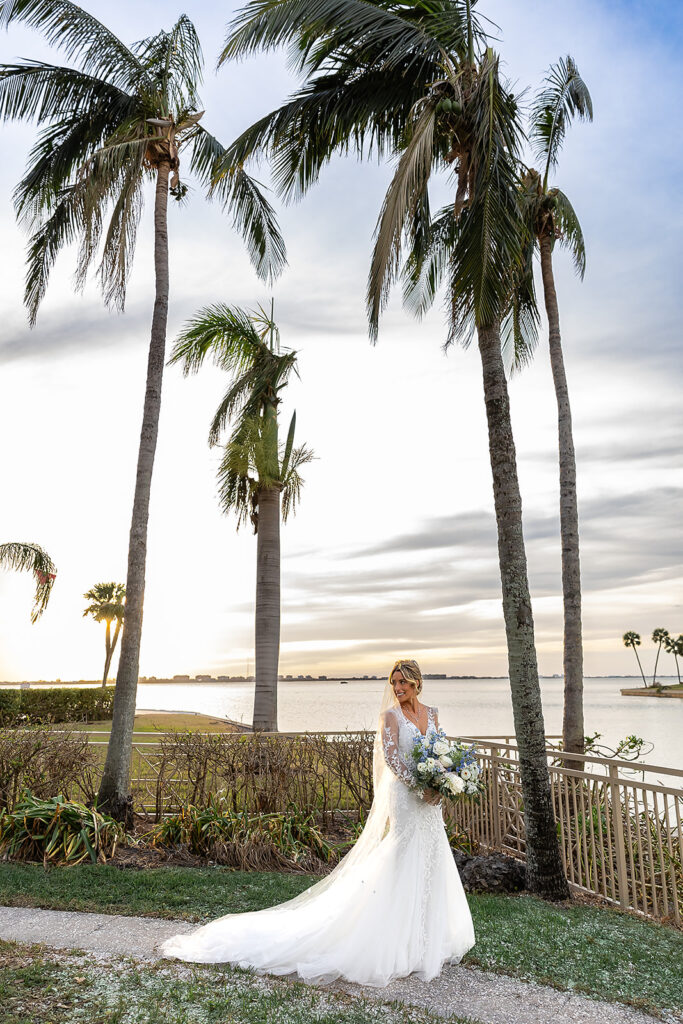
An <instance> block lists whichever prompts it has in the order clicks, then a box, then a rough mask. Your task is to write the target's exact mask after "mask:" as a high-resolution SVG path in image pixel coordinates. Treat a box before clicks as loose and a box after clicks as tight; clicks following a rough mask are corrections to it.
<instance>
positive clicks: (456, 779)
mask: <svg viewBox="0 0 683 1024" xmlns="http://www.w3.org/2000/svg"><path fill="white" fill-rule="evenodd" d="M443 785H444V787H445V788H446V790H447V791H448V792H449V793H452V794H453V795H454V796H455V795H456V794H457V793H462V792H463V790H464V789H465V783H464V782H463V780H462V779H461V778H460V776H459V775H456V774H455V772H449V773H448V775H447V776H446V778H445V779H444V781H443Z"/></svg>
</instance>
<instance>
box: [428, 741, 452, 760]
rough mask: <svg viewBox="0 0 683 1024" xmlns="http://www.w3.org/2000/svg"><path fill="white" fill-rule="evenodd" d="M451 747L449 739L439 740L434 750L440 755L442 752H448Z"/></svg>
mask: <svg viewBox="0 0 683 1024" xmlns="http://www.w3.org/2000/svg"><path fill="white" fill-rule="evenodd" d="M450 749H451V748H450V744H449V742H448V740H437V741H436V742H435V744H434V746H433V747H432V750H433V752H434V753H435V754H436V756H437V757H440V756H441V755H442V754H448V753H449V751H450Z"/></svg>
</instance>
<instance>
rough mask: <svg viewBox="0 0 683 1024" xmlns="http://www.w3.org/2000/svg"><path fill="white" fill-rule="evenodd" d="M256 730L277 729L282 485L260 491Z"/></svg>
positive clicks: (257, 577)
mask: <svg viewBox="0 0 683 1024" xmlns="http://www.w3.org/2000/svg"><path fill="white" fill-rule="evenodd" d="M256 539H257V549H256V623H255V625H256V635H255V652H254V653H255V659H256V667H255V675H256V685H255V693H254V723H253V727H254V729H255V730H263V731H264V732H277V670H278V661H279V656H280V487H279V486H275V487H264V488H262V489H261V490H260V491H259V495H258V533H257V534H256Z"/></svg>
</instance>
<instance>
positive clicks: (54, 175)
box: [14, 104, 134, 225]
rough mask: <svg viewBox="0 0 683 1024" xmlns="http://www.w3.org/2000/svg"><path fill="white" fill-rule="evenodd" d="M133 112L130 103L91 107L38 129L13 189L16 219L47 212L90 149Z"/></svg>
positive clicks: (28, 220)
mask: <svg viewBox="0 0 683 1024" xmlns="http://www.w3.org/2000/svg"><path fill="white" fill-rule="evenodd" d="M133 113H134V110H133V109H132V104H131V105H128V106H123V105H122V106H121V107H120V108H118V109H117V110H115V111H111V112H110V111H109V110H104V109H102V107H100V108H99V109H98V108H97V107H95V108H93V109H92V111H91V112H90V116H89V117H87V118H85V117H82V118H76V119H72V118H67V119H65V120H64V121H58V122H56V123H54V124H52V125H50V126H49V127H47V128H45V129H44V130H43V131H42V132H40V134H39V136H38V138H37V140H36V143H35V145H34V146H33V148H32V150H31V152H30V153H29V158H28V161H27V171H26V174H25V175H24V177H23V178H22V180H21V181H20V182H19V184H18V185H17V187H16V188H15V190H14V205H15V210H16V213H17V216H18V218H19V220H20V221H25V222H26V223H27V224H29V225H31V224H33V223H36V222H37V221H39V220H40V218H41V217H42V216H44V215H45V214H46V213H48V212H49V211H50V210H51V209H52V207H53V206H54V204H55V202H56V201H57V198H58V196H59V193H60V191H61V189H63V188H64V187H65V186H67V185H68V184H70V183H71V182H72V181H73V180H74V177H75V176H76V174H77V172H78V170H79V169H80V168H82V167H84V166H85V165H86V163H87V160H88V158H89V157H90V155H91V154H92V153H93V151H94V150H96V149H97V148H100V147H101V146H102V145H103V144H104V142H105V141H106V139H107V138H108V137H109V136H110V135H111V133H112V132H113V131H114V130H115V128H116V127H117V125H118V124H120V123H121V120H122V119H125V120H127V119H129V118H130V117H131V116H132V115H133Z"/></svg>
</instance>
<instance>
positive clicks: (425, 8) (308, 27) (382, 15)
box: [218, 0, 467, 70]
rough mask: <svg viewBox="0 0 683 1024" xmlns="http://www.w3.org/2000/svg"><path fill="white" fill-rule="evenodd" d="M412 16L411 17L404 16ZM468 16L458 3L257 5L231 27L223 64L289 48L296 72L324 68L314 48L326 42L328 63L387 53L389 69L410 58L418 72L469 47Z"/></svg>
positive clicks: (257, 1)
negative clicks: (346, 55) (344, 56)
mask: <svg viewBox="0 0 683 1024" xmlns="http://www.w3.org/2000/svg"><path fill="white" fill-rule="evenodd" d="M411 6H412V7H413V12H411V10H410V8H411ZM406 12H407V14H408V17H405V16H402V15H404V14H405V13H406ZM432 12H433V13H432ZM411 13H414V14H415V17H414V18H411V17H410V14H411ZM463 14H464V4H453V3H451V4H450V5H447V4H445V3H435V4H430V5H427V4H424V3H420V4H419V5H418V4H417V3H416V4H414V5H410V4H405V5H403V6H402V9H398V10H392V9H388V8H387V7H385V6H382V5H381V4H379V3H368V2H365V0H251V2H250V3H248V4H246V6H245V7H244V8H242V10H240V11H238V12H237V14H236V15H235V17H234V18H233V20H232V22H231V23H230V25H229V26H228V36H227V39H226V43H225V46H224V48H223V52H222V53H221V55H220V58H219V61H218V63H219V66H220V65H221V64H223V63H225V61H227V60H232V59H236V58H242V57H247V56H249V55H251V54H253V53H256V52H257V51H263V50H266V51H267V50H271V49H274V48H276V47H279V46H282V45H286V46H289V54H290V63H291V65H292V66H293V67H295V68H297V69H299V70H303V69H304V68H308V69H309V70H312V69H314V68H315V67H318V66H320V63H321V59H320V55H319V54H318V53H317V51H316V48H315V45H314V44H315V42H316V41H318V40H321V39H322V40H325V41H326V46H325V52H324V58H323V59H325V60H329V57H330V54H331V53H333V52H338V53H343V52H345V51H348V50H349V49H353V52H354V56H355V57H356V58H357V59H359V60H360V61H364V60H366V59H367V58H368V56H371V57H372V58H374V59H375V58H376V57H377V54H378V53H381V59H382V63H383V66H384V67H385V68H386V69H390V68H392V67H395V66H396V65H398V64H400V63H401V62H403V61H404V60H405V58H406V57H408V58H409V59H410V61H411V66H413V67H415V68H417V67H419V65H420V62H421V61H423V60H424V59H425V58H427V59H429V58H434V57H436V56H437V55H438V53H439V52H440V51H441V50H442V49H444V48H446V49H449V50H451V51H453V50H456V49H460V50H463V48H464V47H466V44H467V40H466V27H465V20H464V18H463Z"/></svg>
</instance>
